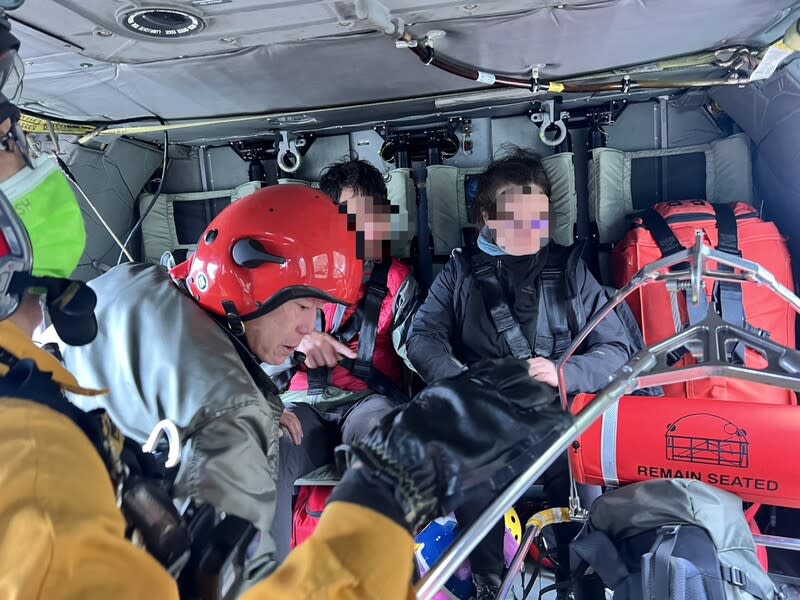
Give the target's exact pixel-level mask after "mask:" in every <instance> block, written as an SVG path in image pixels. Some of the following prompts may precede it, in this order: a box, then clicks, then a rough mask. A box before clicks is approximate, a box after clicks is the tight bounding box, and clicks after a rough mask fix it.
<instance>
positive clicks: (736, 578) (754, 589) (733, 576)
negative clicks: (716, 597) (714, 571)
mask: <svg viewBox="0 0 800 600" xmlns="http://www.w3.org/2000/svg"><path fill="white" fill-rule="evenodd" d="M719 568H720V573H721V575H722V578H723V579H724V580H725V581H727V582H728V583H730V584H731V585H733V586H736V587H738V588H742V589H743V590H744V591H745V592H747V593H748V594H750V595H751V596H753V597H754V598H757V599H758V600H769V598H772V597H774V592H773V593H770V592H768V591H767V590H764V589H762V588H761V586H760V585H758V584H757V583H756V582H755V581H753V580H752V579H750V578H749V577H748V576H747V573H745V572H744V571H742V570H741V569H737V568H736V567H733V566H731V565H727V564H725V563H723V562H722V561H720V563H719ZM770 591H772V590H770Z"/></svg>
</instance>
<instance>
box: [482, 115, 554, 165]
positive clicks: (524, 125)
mask: <svg viewBox="0 0 800 600" xmlns="http://www.w3.org/2000/svg"><path fill="white" fill-rule="evenodd" d="M509 144H510V145H514V146H518V147H520V148H529V149H531V150H533V151H535V152H538V153H539V154H543V155H545V156H546V155H548V154H552V153H553V149H552V148H551V147H549V146H546V145H545V144H543V143H542V142H541V140H539V129H538V127H537V126H536V125H534V124H533V123H532V122H531V120H530V119H529V118H528V117H527V116H526V115H521V116H518V117H506V118H504V119H494V120H493V121H492V155H493V156H497V155H499V154H501V153H502V151H503V146H504V145H509Z"/></svg>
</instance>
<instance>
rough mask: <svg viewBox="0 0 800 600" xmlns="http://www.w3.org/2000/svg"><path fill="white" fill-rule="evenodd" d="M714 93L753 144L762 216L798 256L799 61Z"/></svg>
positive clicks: (799, 193)
mask: <svg viewBox="0 0 800 600" xmlns="http://www.w3.org/2000/svg"><path fill="white" fill-rule="evenodd" d="M711 97H712V98H713V99H715V100H716V101H717V102H718V103H719V104H720V106H721V107H722V108H723V109H724V110H725V111H726V112H727V113H728V114H729V115H730V116H731V117H732V118H733V119H734V120H735V121H736V122H737V123H738V124H739V126H740V127H741V128H742V129H743V130H744V131H745V133H747V135H748V136H749V137H750V139H751V140H752V143H753V148H754V152H753V156H754V161H753V162H754V164H753V173H754V178H755V185H756V192H757V195H758V197H759V199H760V202H761V203H763V206H762V208H763V215H764V217H765V218H766V219H769V220H772V221H775V222H776V223H777V224H778V227H779V228H780V230H781V232H782V233H783V235H785V236H787V237H788V244H789V250H790V252H791V254H792V256H794V257H795V260H794V261H793V262H794V266H795V279H796V280H797V268H798V267H797V265H798V260H797V257H798V256H800V236H798V235H797V233H796V232H798V231H800V210H798V207H800V169H798V165H799V164H800V143H799V141H800V60H797V59H796V60H794V61H792V62H791V63H789V64H787V65H786V66H785V67H784V68H783V69H781V70H780V71H778V72H777V73H775V74H774V75H773V76H772V77H771V78H770V79H768V80H766V81H764V82H759V83H756V84H752V85H749V86H747V87H746V88H742V89H737V88H725V89H714V90H712V91H711Z"/></svg>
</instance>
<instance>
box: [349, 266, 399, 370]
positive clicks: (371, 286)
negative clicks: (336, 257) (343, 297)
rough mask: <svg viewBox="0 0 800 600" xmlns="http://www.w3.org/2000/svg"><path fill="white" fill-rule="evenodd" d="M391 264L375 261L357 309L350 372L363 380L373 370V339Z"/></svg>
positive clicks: (376, 331)
mask: <svg viewBox="0 0 800 600" xmlns="http://www.w3.org/2000/svg"><path fill="white" fill-rule="evenodd" d="M391 264H392V261H391V260H385V261H382V262H379V263H375V266H374V267H373V268H372V273H371V274H370V277H369V280H368V281H367V293H366V295H365V296H364V299H363V300H362V302H361V306H359V309H358V310H359V312H361V328H360V330H359V332H358V353H357V356H356V359H355V361H354V362H353V368H352V369H351V370H350V372H351V373H353V375H355V376H356V377H358V378H359V379H363V380H364V381H368V380H369V377H370V375H371V374H372V370H373V369H372V355H373V354H374V353H375V339H376V338H377V336H378V317H379V316H380V312H381V304H383V299H384V298H386V294H388V293H389V289H388V288H387V287H386V281H387V279H388V277H389V266H390V265H391Z"/></svg>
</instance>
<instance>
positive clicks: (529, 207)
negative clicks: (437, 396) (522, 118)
mask: <svg viewBox="0 0 800 600" xmlns="http://www.w3.org/2000/svg"><path fill="white" fill-rule="evenodd" d="M550 192H551V188H550V182H549V180H548V178H547V173H546V172H545V169H544V166H543V165H542V162H541V160H540V158H539V157H538V156H537V155H535V154H533V153H531V152H529V151H526V150H521V149H515V150H514V151H512V152H511V153H510V154H509V155H508V156H506V157H504V158H501V159H499V160H496V161H495V162H493V163H492V164H491V165H490V166H489V168H488V169H487V170H486V172H485V173H484V174H483V175H481V176H480V179H479V187H478V192H477V197H476V223H479V224H480V225H479V227H480V233H479V236H478V240H477V248H467V249H465V250H464V251H455V252H453V255H452V257H451V259H450V260H449V262H448V263H447V264H446V265H445V267H444V269H443V270H442V272H441V273H440V274H439V275H438V276H437V278H436V279H435V280H434V282H433V284H432V286H431V289H430V292H429V293H428V296H427V298H426V299H425V301H424V302H423V304H422V306H421V307H420V309H419V310H418V311H417V315H416V317H415V319H414V321H413V323H412V325H411V331H410V332H409V338H408V358H409V360H410V361H411V363H412V364H413V366H414V368H415V369H416V371H417V372H418V373H419V374H420V376H421V377H422V378H423V379H424V380H425V381H426V382H432V381H435V380H437V379H440V378H442V377H451V376H453V375H456V374H458V373H460V372H461V371H463V370H464V369H466V368H468V367H471V365H472V364H474V363H475V362H476V361H479V360H481V359H485V358H497V357H503V356H516V357H518V358H522V359H525V360H527V363H528V365H529V374H530V376H531V377H532V378H533V379H535V380H536V381H540V382H542V383H544V384H546V385H548V386H550V387H552V388H555V387H557V385H558V379H557V373H556V367H555V361H556V360H558V358H559V357H560V356H561V353H563V351H564V350H566V348H567V346H568V345H569V343H570V342H571V341H572V335H573V334H574V333H575V332H571V331H570V326H569V319H570V316H571V315H570V310H571V308H572V306H571V305H570V300H569V299H568V297H567V294H566V293H565V287H566V284H565V281H566V280H567V279H569V278H571V279H572V281H573V282H574V287H575V289H576V290H577V299H578V300H579V303H580V305H579V306H578V309H579V310H582V311H583V313H584V314H585V315H586V319H588V318H590V317H591V315H592V314H594V312H595V311H597V310H598V309H599V308H600V307H601V306H602V305H603V304H604V303H605V298H604V296H603V290H602V288H601V286H600V285H599V284H598V282H597V281H596V280H595V278H594V277H593V276H592V275H591V273H590V272H589V270H588V269H587V267H586V265H585V263H584V262H583V261H582V260H577V261H575V262H574V267H570V266H569V263H568V262H567V261H566V260H565V259H563V258H562V257H564V256H566V254H567V253H566V252H565V249H564V248H562V247H557V246H556V245H555V244H553V243H549V227H550V221H551V217H550V206H549V197H550ZM570 268H573V269H574V272H571V273H569V272H567V273H565V272H564V271H565V270H568V269H570ZM476 274H479V275H480V277H478V276H476ZM552 275H556V280H555V282H554V283H550V284H548V282H547V281H545V278H546V276H552ZM547 285H550V286H551V287H550V288H546V286H547ZM550 290H553V291H552V292H551V291H550ZM489 300H491V301H492V302H493V304H494V306H492V305H490V304H489ZM503 305H505V310H506V311H507V312H508V315H507V317H508V319H506V320H509V319H511V318H514V319H515V321H516V326H515V327H513V328H511V329H506V328H503V329H504V332H501V331H500V330H499V329H498V327H497V326H496V323H495V322H493V315H497V314H498V313H497V309H498V308H500V309H502V307H503ZM559 321H560V322H559ZM625 339H627V338H626V337H625V331H624V329H623V325H622V323H621V322H620V321H619V319H618V318H617V317H616V315H614V314H612V315H610V316H609V317H608V318H607V319H605V320H604V321H603V322H602V323H600V325H599V326H598V327H597V329H595V330H594V332H593V333H592V334H590V336H589V337H588V338H587V339H586V342H585V344H584V345H583V346H582V348H581V354H580V355H578V356H575V357H574V359H573V360H572V361H571V362H570V363H568V365H567V371H566V380H567V386H568V389H567V392H568V393H570V394H574V393H578V392H593V391H596V390H598V389H600V388H602V387H603V385H605V383H607V381H608V377H609V375H611V374H612V373H614V372H615V371H616V370H617V369H618V368H619V367H621V366H622V365H623V364H624V363H625V361H626V360H627V359H628V358H629V349H628V346H627V345H626V344H625V343H624V341H623V340H625ZM498 433H499V432H498ZM566 469H567V465H566V458H564V460H562V461H561V462H559V463H556V465H554V467H553V468H551V469H550V471H549V472H548V474H547V476H546V477H544V479H543V482H544V484H545V491H546V495H547V496H548V498H549V500H550V502H551V503H552V504H553V505H554V506H567V504H566V502H567V501H568V493H569V479H568V472H567V470H566ZM494 495H495V493H494V492H493V491H492V490H490V489H488V487H487V488H486V489H485V490H484V491H483V492H482V493H476V494H475V495H473V497H472V498H471V499H470V501H469V502H467V503H465V504H464V505H463V506H462V507H461V508H460V510H459V511H456V518H457V520H458V522H459V525H460V526H461V527H466V526H468V525H470V524H471V523H472V522H473V521H474V520H475V519H476V518H477V516H478V515H479V514H480V513H481V512H482V511H483V509H484V508H485V507H486V506H487V505H488V504H489V503H490V502H491V500H492V498H493V496H494ZM556 530H557V533H559V531H558V530H559V528H558V527H557V528H556ZM503 531H504V526H503V523H502V522H500V523H498V524H497V526H496V527H495V528H494V529H493V530H492V532H491V533H490V534H489V535H488V536H486V538H484V540H482V542H481V543H480V544H479V545H478V546H477V547H476V548H475V550H474V551H473V553H472V555H471V557H470V563H471V567H472V572H473V579H474V581H475V584H476V587H477V589H478V598H479V599H483V598H494V596H495V594H496V593H497V591H498V587H499V584H500V580H501V575H502V572H503ZM559 537H560V538H561V539H559V546H561V547H562V549H563V550H564V552H563V553H561V552H559V554H558V555H559V569H558V571H557V575H558V578H559V580H565V579H566V578H567V577H568V575H569V571H568V565H567V554H566V542H567V541H568V537H566V538H565V535H564V532H563V531H561V532H560V535H559Z"/></svg>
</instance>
